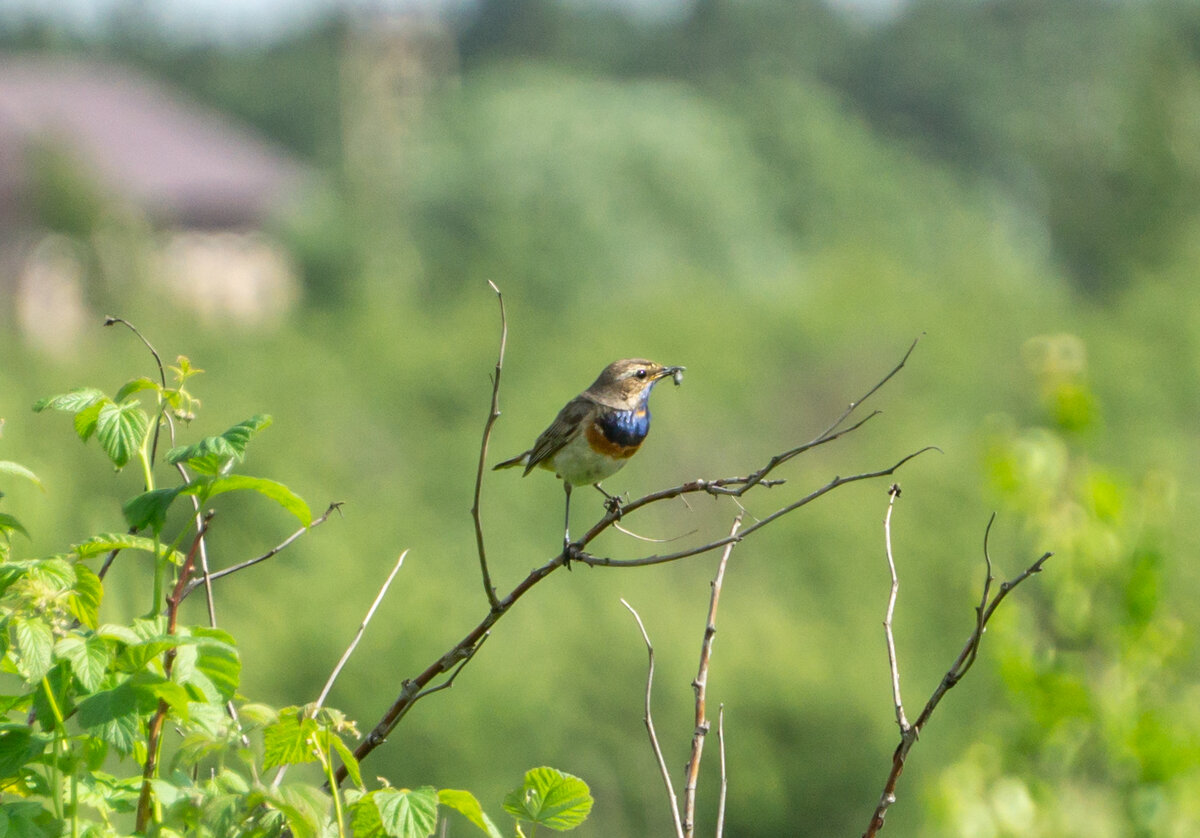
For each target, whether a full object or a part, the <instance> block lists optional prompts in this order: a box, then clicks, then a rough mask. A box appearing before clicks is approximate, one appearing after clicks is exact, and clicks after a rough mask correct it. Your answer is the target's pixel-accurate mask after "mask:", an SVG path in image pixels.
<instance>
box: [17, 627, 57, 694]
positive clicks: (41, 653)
mask: <svg viewBox="0 0 1200 838" xmlns="http://www.w3.org/2000/svg"><path fill="white" fill-rule="evenodd" d="M12 623H13V631H14V633H15V634H16V637H17V650H18V653H19V655H20V658H19V660H18V662H17V666H18V669H19V670H20V672H21V675H22V676H23V677H24V678H25V680H26V681H27V682H28V683H30V684H32V683H35V682H37V681H40V680H41V679H42V678H43V677H44V676H45V675H46V673H47V672H49V671H50V666H51V665H52V663H53V659H54V632H53V631H51V630H50V626H49V625H47V624H46V623H45V622H43V621H42V620H38V619H30V618H27V617H13V621H12Z"/></svg>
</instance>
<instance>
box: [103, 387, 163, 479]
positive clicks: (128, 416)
mask: <svg viewBox="0 0 1200 838" xmlns="http://www.w3.org/2000/svg"><path fill="white" fill-rule="evenodd" d="M149 427H150V419H149V417H148V416H146V412H145V411H144V410H142V406H141V405H140V404H138V403H137V402H126V403H125V404H116V403H113V402H109V403H107V404H105V405H104V406H103V407H101V408H100V414H99V416H97V417H96V439H97V440H99V442H100V447H101V448H103V449H104V453H105V454H107V455H108V458H109V459H110V460H112V462H113V465H115V466H116V467H117V468H124V466H125V464H126V463H128V462H129V460H130V458H132V457H133V455H134V454H135V453H137V451H138V449H140V448H141V447H142V442H143V440H145V438H146V431H147V429H149Z"/></svg>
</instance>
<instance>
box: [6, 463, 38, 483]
mask: <svg viewBox="0 0 1200 838" xmlns="http://www.w3.org/2000/svg"><path fill="white" fill-rule="evenodd" d="M0 474H10V475H12V476H14V477H23V478H25V479H26V480H28V481H30V482H31V483H34V484H35V485H37V487H38V488H45V487H43V486H42V481H41V480H39V479H38V476H37V475H36V474H34V473H33V472H32V471H30V470H29V469H27V468H25V466H23V465H21V464H20V463H13V462H10V461H8V460H0Z"/></svg>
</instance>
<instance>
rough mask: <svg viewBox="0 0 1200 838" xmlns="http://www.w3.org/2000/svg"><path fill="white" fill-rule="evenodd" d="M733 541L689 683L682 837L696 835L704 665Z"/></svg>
mask: <svg viewBox="0 0 1200 838" xmlns="http://www.w3.org/2000/svg"><path fill="white" fill-rule="evenodd" d="M741 525H742V516H741V514H739V515H738V516H737V517H736V518H734V520H733V526H732V527H731V528H730V530H729V535H730V537H733V536H736V535H737V531H738V528H739V527H741ZM735 543H736V542H733V541H731V542H729V543H728V544H726V545H725V552H724V553H722V554H721V561H720V563H719V564H718V565H717V574H716V576H714V577H713V581H712V595H711V597H710V598H709V601H708V619H707V620H706V621H705V623H704V639H703V640H702V641H701V643H700V668H699V670H698V671H697V673H696V680H694V681H692V689H693V690H694V691H695V693H696V724H695V727H694V728H693V730H692V753H691V756H690V757H688V761H687V767H686V768H685V769H684V776H685V778H686V781H685V783H684V786H683V834H684V835H685V836H686V838H692V836H693V835H695V834H696V784H697V781H698V780H699V777H700V758H701V756H702V755H703V753H704V739H705V737H706V736H707V734H708V727H709V723H708V718H707V717H706V715H705V702H706V700H707V698H708V664H709V661H711V660H712V647H713V640H714V639H715V638H716V636H717V605H718V603H719V602H720V601H721V586H722V584H723V583H724V581H725V566H726V565H728V564H729V554H730V553H732V552H733V546H734V544H735Z"/></svg>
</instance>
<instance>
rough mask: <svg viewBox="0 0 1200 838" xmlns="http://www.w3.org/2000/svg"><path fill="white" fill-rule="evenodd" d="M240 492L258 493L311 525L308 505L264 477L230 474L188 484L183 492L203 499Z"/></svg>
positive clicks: (302, 522) (290, 491)
mask: <svg viewBox="0 0 1200 838" xmlns="http://www.w3.org/2000/svg"><path fill="white" fill-rule="evenodd" d="M201 483H203V485H201ZM193 486H194V487H195V490H194V491H193V490H192V487H193ZM242 490H249V491H252V492H258V493H259V494H260V495H263V496H264V497H268V498H270V499H271V500H273V501H275V502H276V503H278V504H279V505H280V506H282V507H283V508H284V509H286V510H287V511H288V512H290V513H292V514H293V515H295V516H296V517H297V518H298V519H299V520H300V523H301V524H303V525H304V526H306V527H307V526H309V525H310V524H312V511H311V510H309V508H308V504H307V503H305V502H304V499H303V498H301V497H300V496H299V495H297V494H296V493H295V492H293V491H292V490H291V489H289V488H288V487H287V486H284V485H283V484H282V483H279V482H277V481H274V480H268V479H267V478H265V477H249V476H247V475H244V474H231V475H229V476H227V477H218V478H217V479H215V480H211V481H198V482H197V483H194V484H189V485H188V487H187V489H186V490H185V491H188V492H189V494H202V495H203V496H204V497H205V498H212V497H215V496H216V495H220V494H224V493H225V492H236V491H242Z"/></svg>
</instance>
